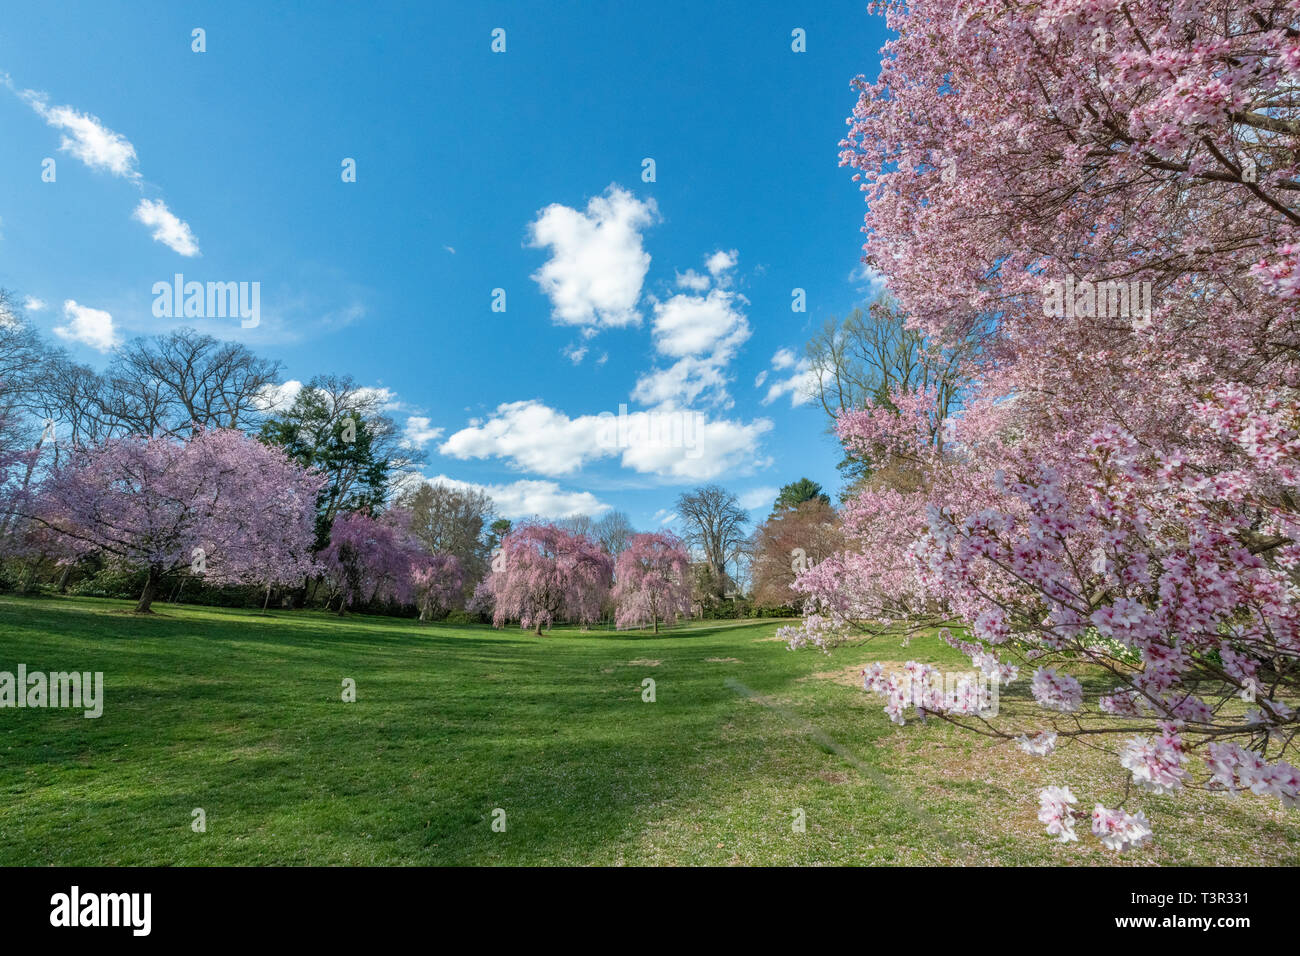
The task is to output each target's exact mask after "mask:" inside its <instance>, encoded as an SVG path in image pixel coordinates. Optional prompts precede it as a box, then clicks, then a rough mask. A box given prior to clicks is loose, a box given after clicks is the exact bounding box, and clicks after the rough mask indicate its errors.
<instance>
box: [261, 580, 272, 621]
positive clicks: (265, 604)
mask: <svg viewBox="0 0 1300 956" xmlns="http://www.w3.org/2000/svg"><path fill="white" fill-rule="evenodd" d="M270 605H271V585H269V584H268V585H267V586H266V600H265V601H263V602H262V613H263V614H265V613H266V609H267V608H268V607H270Z"/></svg>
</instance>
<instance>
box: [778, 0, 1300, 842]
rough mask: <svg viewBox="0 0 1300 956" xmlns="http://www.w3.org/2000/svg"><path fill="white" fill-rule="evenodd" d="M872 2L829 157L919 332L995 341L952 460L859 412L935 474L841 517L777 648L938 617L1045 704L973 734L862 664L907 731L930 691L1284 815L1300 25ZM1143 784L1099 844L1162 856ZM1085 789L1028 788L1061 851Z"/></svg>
mask: <svg viewBox="0 0 1300 956" xmlns="http://www.w3.org/2000/svg"><path fill="white" fill-rule="evenodd" d="M874 8H875V9H877V10H881V11H883V12H884V13H885V15H886V18H887V22H888V24H889V26H890V28H891V29H892V30H893V31H895V33H896V38H895V39H893V40H891V41H890V42H889V43H888V44H887V46H886V48H885V50H884V53H885V56H884V58H883V60H882V66H881V73H880V76H879V78H878V79H877V80H876V81H875V82H868V81H866V80H864V79H859V80H858V87H859V89H860V91H861V96H860V99H859V102H858V104H857V107H856V109H855V110H854V114H853V116H852V118H851V119H850V121H849V122H850V126H849V132H848V136H847V138H846V139H845V140H844V142H843V144H842V146H843V150H844V151H843V154H842V157H843V161H844V162H845V163H846V164H848V165H851V166H853V167H854V168H855V169H856V171H857V174H858V175H857V177H855V178H860V179H861V181H862V187H861V188H862V189H863V191H864V193H865V195H866V199H867V204H868V211H867V214H866V222H865V225H864V232H865V233H866V234H867V237H868V238H867V242H866V245H865V252H866V256H865V261H866V262H868V263H869V264H871V265H872V266H873V267H874V268H876V269H878V270H879V271H880V272H881V273H882V274H883V275H884V276H885V278H886V282H887V284H888V287H889V289H890V291H891V292H892V294H893V295H894V296H895V297H896V299H897V300H898V303H899V305H900V307H901V308H902V309H903V311H904V312H905V313H906V314H908V315H909V316H910V320H911V322H912V323H913V325H914V327H916V328H917V329H918V330H920V331H922V332H924V333H925V334H926V335H927V336H928V337H929V338H930V339H931V340H933V341H935V342H944V341H955V340H962V339H963V338H969V337H971V336H972V335H974V336H975V337H976V338H977V339H978V340H979V341H980V344H981V347H980V348H978V349H975V350H972V351H971V352H970V353H969V355H968V361H969V362H970V363H971V368H969V369H968V370H967V371H968V373H969V377H970V379H971V380H972V381H974V382H975V386H974V388H973V393H972V395H971V396H970V398H969V399H968V401H967V403H966V407H965V409H964V410H963V411H962V413H961V414H960V415H957V416H954V417H953V418H952V419H950V420H948V421H946V422H944V423H943V428H944V429H945V431H944V434H945V436H946V438H945V441H944V442H942V443H935V442H929V441H922V440H921V438H922V437H924V436H926V435H927V434H930V433H932V432H931V427H932V426H933V425H934V415H933V407H932V405H931V403H930V401H929V398H928V396H926V395H924V394H917V393H912V394H895V395H892V396H891V401H890V402H889V403H888V404H889V405H891V406H893V409H892V410H891V409H889V408H885V407H884V405H885V404H886V403H872V404H871V405H869V407H867V408H865V409H862V410H860V411H855V412H850V413H848V414H845V415H844V416H842V417H841V419H840V421H839V434H840V436H841V438H842V439H843V440H844V442H845V444H846V446H847V447H849V448H850V449H851V450H854V451H856V452H857V453H859V454H861V455H863V456H865V457H871V456H876V461H877V462H878V463H883V462H884V461H889V460H898V459H900V458H901V459H902V460H904V461H905V462H907V463H908V464H909V466H911V467H913V468H914V469H916V471H917V473H919V474H920V475H922V476H923V478H922V480H921V481H920V482H919V489H918V490H917V491H915V492H914V493H908V494H903V493H898V492H893V491H888V490H886V489H873V488H871V487H867V488H866V489H865V490H864V491H863V492H862V493H861V494H859V495H858V496H857V498H856V499H855V500H853V501H851V502H849V503H848V505H847V507H846V508H845V515H844V520H845V528H846V533H847V534H848V536H849V538H850V539H851V540H853V541H854V542H855V547H853V548H850V549H848V550H846V551H845V552H844V553H843V554H841V555H838V556H836V558H835V559H832V560H828V561H825V562H823V563H822V564H820V565H819V566H817V567H816V568H814V569H812V570H811V571H809V572H807V573H806V574H804V575H801V576H800V578H799V579H798V582H797V586H798V587H799V588H800V589H801V590H803V591H805V593H807V595H808V600H807V602H806V605H805V606H806V617H805V620H804V624H803V626H802V628H800V629H799V630H798V631H797V632H793V633H789V634H788V635H787V636H789V637H790V638H791V642H792V644H793V645H795V646H798V645H800V644H803V643H813V644H817V645H820V646H823V647H830V646H833V645H834V644H835V643H837V642H839V641H842V640H845V639H847V638H849V637H851V636H853V635H856V634H861V633H864V632H865V633H874V632H877V631H879V630H882V629H886V628H897V627H898V626H899V625H900V624H906V625H918V626H920V625H928V626H932V625H936V624H937V625H946V626H947V627H949V628H951V631H949V632H945V633H946V634H947V636H948V639H949V641H950V642H951V643H952V644H953V645H954V646H955V647H957V648H959V649H960V650H962V651H963V652H965V653H966V654H968V655H969V656H970V658H971V660H972V663H973V664H974V665H975V666H976V667H977V668H979V669H980V670H982V671H983V672H984V673H985V674H987V675H989V676H990V678H992V679H996V680H998V681H1002V682H1005V681H1011V680H1015V679H1018V675H1019V674H1020V673H1021V670H1022V669H1023V670H1024V671H1025V673H1026V675H1027V676H1028V675H1029V674H1030V673H1031V672H1032V678H1031V690H1032V693H1033V696H1034V698H1035V700H1036V701H1037V702H1038V704H1039V705H1040V707H1041V718H1040V719H1038V720H1036V721H1030V722H1027V725H1026V726H1018V727H1017V726H1007V725H1006V722H1005V721H1001V722H998V721H986V720H984V719H982V718H980V717H978V716H976V715H974V714H972V713H971V712H970V709H969V707H967V706H965V704H964V703H963V701H961V700H957V699H955V698H952V697H950V696H945V695H941V694H930V693H928V692H926V691H925V690H924V689H923V691H922V692H921V693H919V694H918V693H907V692H904V691H903V690H902V689H901V688H900V687H899V686H898V685H897V684H896V683H891V682H890V680H888V679H885V678H883V677H879V676H875V677H873V676H872V675H868V676H867V686H868V687H869V688H871V689H875V690H878V691H880V692H882V693H884V694H885V695H886V698H887V705H886V709H887V710H888V711H891V716H893V717H896V718H897V719H899V720H901V719H902V714H903V712H904V711H905V710H906V709H907V708H908V706H916V707H918V709H920V710H921V711H923V712H926V713H931V714H937V715H938V716H941V717H943V718H945V719H948V720H951V721H953V722H954V723H958V724H961V725H963V726H966V727H969V728H970V729H972V730H976V731H978V732H981V733H986V734H989V735H990V736H992V737H994V738H997V739H1001V740H1005V741H1008V742H1010V741H1015V742H1017V743H1018V744H1019V746H1020V747H1021V748H1022V749H1023V750H1025V751H1026V753H1027V754H1031V755H1035V756H1041V755H1045V754H1047V753H1049V752H1050V751H1051V750H1052V749H1053V748H1054V747H1055V746H1057V742H1058V741H1061V742H1062V743H1069V742H1071V741H1081V740H1086V741H1087V742H1088V743H1089V744H1090V745H1092V746H1100V747H1104V748H1106V749H1108V750H1110V751H1111V752H1112V753H1113V754H1114V755H1115V757H1116V760H1117V763H1118V765H1119V767H1121V768H1122V769H1123V771H1124V772H1125V773H1126V775H1127V776H1128V777H1129V781H1128V783H1129V784H1130V785H1134V786H1135V790H1136V792H1138V793H1140V792H1141V791H1142V790H1149V791H1153V792H1157V793H1167V792H1171V791H1176V790H1179V789H1183V788H1189V787H1194V786H1198V787H1208V788H1212V789H1221V790H1225V791H1230V792H1236V791H1241V790H1250V791H1252V792H1253V793H1255V794H1261V795H1272V796H1274V797H1278V798H1280V799H1281V800H1282V802H1283V804H1284V805H1294V804H1295V803H1296V801H1297V799H1298V798H1300V771H1297V770H1296V768H1295V767H1294V766H1293V765H1292V764H1291V763H1289V762H1288V761H1287V760H1286V759H1284V758H1285V757H1287V756H1289V755H1290V752H1291V751H1292V750H1293V749H1294V746H1295V742H1296V740H1297V734H1298V733H1300V718H1297V714H1296V710H1295V707H1296V704H1297V701H1298V699H1300V600H1298V598H1300V592H1298V591H1297V568H1298V567H1300V514H1298V512H1300V493H1298V490H1297V486H1298V485H1300V321H1298V316H1297V312H1296V308H1297V300H1298V298H1300V281H1298V280H1300V200H1298V198H1297V197H1300V164H1298V163H1297V159H1296V157H1297V155H1300V152H1298V150H1300V105H1298V104H1300V100H1297V93H1298V92H1300V32H1297V29H1296V23H1295V14H1294V10H1293V9H1291V8H1288V7H1281V6H1278V5H1276V4H1273V3H1267V2H1258V0H1231V2H1229V3H1226V4H1221V5H1218V6H1214V7H1210V6H1205V5H1199V4H1187V3H1181V2H1168V3H1127V4H1121V5H1116V4H1114V3H1109V2H1102V0H1056V2H1053V3H1050V4H1046V5H1032V6H1031V5H1026V4H1018V3H1005V2H1002V0H996V2H995V0H957V2H956V3H955V5H954V3H953V0H908V2H906V3H903V2H893V0H889V2H885V3H878V4H875V5H874ZM952 632H959V633H957V634H954V633H952ZM919 668H920V665H916V668H915V669H916V676H917V677H918V678H920V679H921V684H922V687H923V688H924V686H925V685H924V675H923V674H922V673H921V671H920V670H919ZM1072 670H1073V671H1076V672H1078V673H1079V674H1086V675H1090V676H1091V677H1092V678H1094V679H1095V678H1096V676H1097V675H1101V676H1102V677H1103V679H1104V680H1105V681H1106V685H1107V686H1106V688H1105V690H1104V691H1103V692H1101V693H1096V692H1088V693H1085V691H1084V685H1083V683H1082V682H1081V681H1080V680H1079V679H1078V677H1076V676H1075V675H1073V674H1071V673H1070V672H1071V671H1072ZM1240 698H1245V699H1246V701H1247V702H1248V703H1243V702H1242V701H1241V700H1240ZM1127 790H1128V787H1127V786H1126V787H1125V788H1124V791H1125V792H1127ZM1134 799H1136V798H1134V797H1126V798H1125V799H1122V800H1120V802H1119V803H1118V804H1117V805H1113V806H1107V805H1106V804H1105V803H1103V802H1101V801H1100V800H1099V801H1098V802H1097V803H1096V804H1095V809H1094V811H1093V813H1092V817H1091V823H1092V831H1093V833H1094V835H1096V836H1097V838H1098V839H1099V840H1101V841H1102V842H1103V843H1104V844H1105V845H1106V846H1108V847H1111V848H1112V849H1116V850H1123V849H1127V848H1130V847H1132V846H1136V845H1140V844H1141V843H1143V842H1144V841H1146V840H1147V839H1149V838H1150V836H1151V828H1150V825H1149V823H1148V821H1147V820H1146V818H1145V815H1144V814H1143V813H1142V811H1140V810H1137V811H1136V812H1134V811H1133V810H1132V808H1126V807H1125V805H1124V804H1125V803H1126V802H1128V800H1134ZM1076 803H1077V798H1076V796H1075V795H1074V793H1073V792H1072V791H1071V789H1070V787H1069V786H1053V787H1049V788H1047V789H1046V790H1044V791H1043V793H1042V794H1040V804H1041V809H1040V819H1041V820H1042V821H1043V822H1044V823H1045V824H1046V825H1047V828H1048V832H1049V833H1050V834H1052V835H1053V836H1055V837H1057V838H1058V839H1060V840H1063V841H1069V840H1073V839H1077V837H1076V835H1075V830H1074V824H1075V820H1076V816H1077V814H1076V811H1075V809H1074V805H1075V804H1076Z"/></svg>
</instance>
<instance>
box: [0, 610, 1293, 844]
mask: <svg viewBox="0 0 1300 956" xmlns="http://www.w3.org/2000/svg"><path fill="white" fill-rule="evenodd" d="M130 606H131V605H130V603H129V602H116V601H104V600H93V599H71V598H66V599H63V598H61V599H35V598H33V599H27V598H14V597H0V670H7V671H14V670H15V669H16V668H17V665H18V664H19V663H24V664H26V665H27V667H28V669H29V670H42V671H54V670H78V671H103V672H104V682H105V692H104V694H105V702H104V713H103V716H102V717H101V718H100V719H98V720H88V719H85V718H84V717H83V716H82V714H81V712H80V711H67V710H53V709H46V710H37V709H21V710H19V709H3V710H0V864H3V865H47V864H80V865H86V864H89V865H106V864H183V865H206V864H236V865H249V864H327V865H328V864H362V865H369V864H619V863H626V864H815V863H825V864H845V863H867V864H897V863H920V864H962V863H1008V864H1010V863H1049V864H1050V863H1109V862H1117V863H1122V864H1153V863H1174V864H1183V863H1233V862H1246V863H1292V864H1294V863H1297V862H1300V812H1298V811H1295V810H1292V811H1281V810H1279V809H1278V808H1277V806H1276V801H1264V800H1261V799H1259V798H1252V797H1244V798H1240V799H1237V800H1232V799H1229V798H1227V797H1224V796H1220V795H1192V796H1190V797H1188V798H1183V799H1180V798H1155V797H1147V798H1144V799H1143V801H1142V802H1140V803H1138V804H1136V805H1138V806H1141V807H1142V808H1143V809H1145V810H1146V811H1147V814H1148V816H1150V817H1151V819H1152V822H1153V824H1154V826H1155V828H1156V842H1155V845H1154V846H1152V847H1149V848H1146V849H1144V850H1141V851H1139V852H1137V853H1134V854H1133V855H1132V856H1127V857H1122V858H1119V857H1116V856H1114V855H1113V854H1111V853H1109V852H1108V851H1105V850H1104V849H1102V848H1100V847H1099V846H1098V845H1097V844H1096V841H1093V840H1091V839H1090V838H1089V837H1087V836H1086V835H1084V834H1083V831H1084V830H1085V829H1086V824H1085V825H1084V826H1082V827H1081V828H1080V830H1081V837H1082V839H1083V841H1084V843H1083V845H1081V846H1072V847H1062V846H1059V845H1057V844H1055V843H1053V842H1052V841H1051V840H1050V839H1049V838H1048V837H1046V835H1044V834H1043V832H1042V829H1041V826H1040V825H1039V824H1038V822H1037V820H1036V819H1035V813H1036V811H1037V797H1036V792H1037V790H1036V787H1037V785H1038V784H1039V783H1040V781H1039V780H1038V778H1037V777H1035V776H1034V775H1035V774H1045V775H1046V776H1044V777H1043V781H1045V782H1061V783H1069V784H1071V786H1073V787H1074V788H1075V792H1076V793H1080V791H1081V790H1082V791H1085V793H1086V795H1085V794H1084V793H1081V803H1086V804H1087V807H1088V808H1089V809H1090V807H1091V800H1092V799H1093V798H1095V797H1097V796H1098V794H1097V793H1096V792H1094V790H1093V789H1092V788H1093V786H1094V784H1095V783H1096V781H1097V779H1100V777H1098V775H1101V776H1104V777H1105V781H1106V783H1107V785H1108V786H1111V787H1112V791H1113V790H1114V785H1120V788H1121V789H1122V771H1121V770H1120V769H1119V768H1118V766H1114V765H1113V764H1107V763H1103V764H1101V765H1098V766H1093V765H1092V764H1091V763H1089V762H1088V761H1089V760H1090V759H1091V756H1090V755H1086V756H1082V757H1079V758H1078V759H1077V760H1076V759H1075V758H1072V757H1070V756H1069V755H1065V756H1060V755H1054V756H1053V757H1050V758H1047V760H1046V761H1043V762H1041V763H1040V765H1039V766H1037V767H1030V768H1029V769H1022V765H1023V764H1024V763H1025V761H1023V760H1020V759H1018V757H1019V755H1018V753H1017V754H1016V755H1015V756H1013V755H1012V754H1011V753H1009V752H1008V751H1007V749H1006V748H1005V747H999V748H996V749H990V748H989V747H988V746H987V745H986V743H985V742H984V741H983V740H982V739H981V738H974V737H972V736H971V735H967V734H962V733H959V732H957V731H955V730H953V729H952V728H949V727H946V726H942V725H936V724H934V723H933V722H932V723H931V724H930V725H928V726H924V727H922V726H911V725H909V726H907V727H896V726H894V725H892V724H890V723H889V722H888V720H887V719H886V718H885V716H884V714H883V713H882V712H881V702H880V701H879V700H878V699H877V698H874V697H870V696H868V695H866V694H865V693H864V692H863V691H862V690H861V688H860V687H857V686H853V685H854V683H855V680H854V679H853V678H852V677H846V676H845V675H849V674H852V673H853V672H854V671H856V669H857V668H858V667H860V666H861V663H862V662H864V661H867V660H872V659H881V660H902V659H905V658H915V659H921V660H931V661H935V662H937V663H946V664H952V665H956V666H961V665H962V664H963V663H964V661H963V659H961V658H959V657H958V656H957V655H955V654H954V653H953V652H952V651H951V650H949V649H948V648H946V647H945V646H943V645H942V644H940V643H939V642H938V641H937V640H936V639H933V638H928V639H920V640H915V641H913V642H912V644H911V646H910V647H909V648H907V649H906V650H904V649H902V648H900V647H899V646H898V645H897V643H896V642H895V643H893V644H889V643H873V644H871V645H868V646H866V647H856V648H852V649H848V650H845V651H842V652H837V653H836V654H835V655H834V656H832V657H829V658H828V657H826V656H825V655H823V654H820V653H818V652H806V651H804V652H798V653H792V652H790V651H789V650H787V649H786V647H785V645H784V644H783V643H781V642H779V641H775V640H772V638H773V636H774V634H775V632H776V629H777V627H778V626H779V624H778V623H777V622H771V621H768V622H708V623H695V624H691V625H687V626H684V627H681V628H678V629H675V630H672V631H668V632H665V633H663V634H660V635H659V636H657V637H655V636H653V635H650V634H648V633H622V634H620V633H616V632H611V631H590V632H582V631H579V630H576V629H558V628H557V629H556V631H555V632H554V633H552V634H550V635H548V636H545V637H542V638H536V637H533V636H531V635H530V634H528V633H526V632H521V631H519V630H517V629H516V630H505V631H494V630H492V629H490V628H477V627H445V626H439V625H420V624H417V623H416V622H414V621H404V620H395V619H390V618H376V617H359V616H349V617H347V618H338V617H336V616H333V615H328V614H319V613H309V612H280V613H276V612H272V613H271V614H261V613H258V612H248V611H230V610H217V609H208V608H194V607H178V606H172V605H167V604H158V605H156V610H157V612H158V613H157V614H155V615H153V616H150V617H140V616H136V615H132V614H130V613H128V611H129V608H130ZM344 678H351V679H353V680H355V681H356V687H357V701H356V702H355V703H345V702H343V701H342V700H341V692H342V683H343V680H344ZM645 678H653V680H654V681H655V693H656V698H657V699H656V700H655V702H653V703H646V702H644V701H643V700H642V693H643V692H642V681H643V680H644V679H645ZM1053 761H1055V763H1052V762H1053ZM199 807H201V808H203V810H204V811H205V813H206V818H207V832H205V833H195V832H193V831H192V829H191V825H190V824H191V819H192V817H191V813H192V811H193V810H194V809H195V808H199ZM497 808H501V809H503V810H504V811H505V821H506V828H505V831H504V832H495V831H494V830H493V828H492V819H493V811H494V810H495V809H497ZM796 810H802V811H803V814H804V816H805V819H806V830H805V832H796V831H795V829H794V828H793V827H792V823H793V821H794V819H795V817H794V815H795V811H796ZM1261 845H1262V846H1264V847H1265V849H1264V850H1263V851H1262V852H1264V853H1265V854H1266V855H1265V856H1264V857H1261V856H1260V855H1259V854H1260V852H1261V850H1260V846H1261Z"/></svg>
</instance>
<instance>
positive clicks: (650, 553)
mask: <svg viewBox="0 0 1300 956" xmlns="http://www.w3.org/2000/svg"><path fill="white" fill-rule="evenodd" d="M614 581H615V584H614V594H613V597H614V601H615V604H616V611H615V618H614V622H615V625H616V626H617V627H618V628H619V629H620V630H621V629H624V628H629V627H645V626H646V625H647V624H650V625H652V626H653V627H654V631H655V633H656V634H658V633H659V622H660V621H674V620H676V619H677V618H678V617H681V616H686V615H689V614H690V612H691V580H690V557H689V555H687V553H686V548H685V546H684V545H683V544H682V542H681V540H680V539H678V538H677V537H676V536H675V535H672V534H668V533H663V532H659V533H653V534H636V535H633V536H632V538H631V539H630V540H629V541H628V546H627V549H626V550H624V551H623V552H621V553H620V554H619V556H618V561H617V562H616V563H615V566H614Z"/></svg>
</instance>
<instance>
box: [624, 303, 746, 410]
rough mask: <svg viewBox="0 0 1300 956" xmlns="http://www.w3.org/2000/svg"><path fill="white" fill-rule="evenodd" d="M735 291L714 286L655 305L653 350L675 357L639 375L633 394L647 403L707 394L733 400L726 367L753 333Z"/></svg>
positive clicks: (673, 402)
mask: <svg viewBox="0 0 1300 956" xmlns="http://www.w3.org/2000/svg"><path fill="white" fill-rule="evenodd" d="M740 301H741V299H740V297H739V296H736V295H735V294H734V293H731V292H725V291H723V290H721V289H714V290H713V291H711V292H709V293H708V295H704V296H699V295H687V294H684V293H681V294H678V295H674V296H673V297H672V298H670V299H668V300H667V301H666V302H658V301H656V302H655V305H654V312H655V315H654V322H653V331H654V342H655V350H656V351H657V352H658V353H659V354H660V355H663V356H666V357H668V358H675V359H677V361H676V362H674V363H673V364H672V365H671V366H669V367H668V368H656V369H654V370H653V371H651V372H648V373H646V374H645V375H643V376H641V378H639V379H638V380H637V383H636V385H635V387H634V388H633V390H632V397H633V398H634V399H635V400H636V401H638V402H641V403H642V404H644V405H661V404H668V405H682V404H686V405H689V404H691V403H693V402H694V401H696V400H697V399H698V398H700V397H701V396H704V395H706V394H708V395H709V397H710V398H711V399H712V400H713V401H714V402H717V403H718V404H721V405H723V406H724V407H725V406H726V405H728V404H730V397H729V396H728V394H727V381H728V379H727V376H726V374H725V372H724V368H725V367H726V366H727V365H728V364H729V363H730V362H731V360H732V358H734V357H735V354H736V350H737V349H738V348H739V347H740V346H741V345H742V344H743V343H744V342H745V341H746V340H747V339H748V338H749V336H750V328H749V322H748V321H747V320H746V319H745V316H744V314H743V313H741V312H740V311H739V309H738V308H737V305H738V304H739V303H740Z"/></svg>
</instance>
